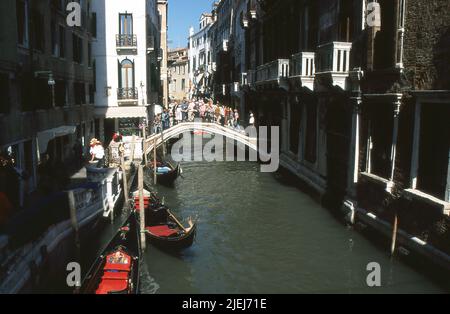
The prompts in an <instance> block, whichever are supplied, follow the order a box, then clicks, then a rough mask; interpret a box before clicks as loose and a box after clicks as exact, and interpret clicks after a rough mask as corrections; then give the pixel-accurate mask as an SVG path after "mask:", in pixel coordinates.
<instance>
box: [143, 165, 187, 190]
mask: <svg viewBox="0 0 450 314" xmlns="http://www.w3.org/2000/svg"><path fill="white" fill-rule="evenodd" d="M147 169H148V170H149V171H150V172H151V177H152V178H153V171H154V164H153V163H149V164H148V165H147ZM180 173H181V167H180V165H179V164H178V165H177V166H176V167H175V166H173V165H172V164H171V163H169V162H157V164H156V179H157V183H160V184H162V185H169V186H170V185H173V183H174V182H175V180H176V179H177V178H178V176H179V175H180Z"/></svg>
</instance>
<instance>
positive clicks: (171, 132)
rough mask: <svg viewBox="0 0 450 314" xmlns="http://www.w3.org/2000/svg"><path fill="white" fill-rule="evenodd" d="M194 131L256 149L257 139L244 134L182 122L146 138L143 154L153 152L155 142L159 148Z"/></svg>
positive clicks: (212, 126)
mask: <svg viewBox="0 0 450 314" xmlns="http://www.w3.org/2000/svg"><path fill="white" fill-rule="evenodd" d="M196 130H199V131H204V132H208V133H214V134H218V135H222V136H225V137H227V138H230V139H233V140H235V141H237V142H240V143H241V144H244V145H246V146H248V147H250V148H252V149H255V150H256V149H257V138H256V137H250V136H248V135H247V134H246V133H243V132H240V131H237V130H234V129H232V128H229V127H224V126H221V125H218V124H216V123H203V122H184V123H180V124H177V125H175V126H173V127H171V128H170V129H167V130H165V131H163V132H161V133H158V134H154V135H152V136H150V137H148V138H147V139H146V140H145V141H144V152H145V153H146V154H149V153H150V152H151V151H152V150H153V147H154V146H155V142H156V147H159V146H161V145H162V144H163V143H164V142H166V141H168V140H169V139H171V138H174V137H176V136H179V135H181V134H183V133H185V132H191V131H196Z"/></svg>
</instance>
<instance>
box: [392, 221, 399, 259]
mask: <svg viewBox="0 0 450 314" xmlns="http://www.w3.org/2000/svg"><path fill="white" fill-rule="evenodd" d="M397 230H398V215H397V213H395V217H394V226H393V229H392V244H391V255H392V256H394V254H395V246H396V242H397Z"/></svg>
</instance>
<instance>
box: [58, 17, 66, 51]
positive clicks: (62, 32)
mask: <svg viewBox="0 0 450 314" xmlns="http://www.w3.org/2000/svg"><path fill="white" fill-rule="evenodd" d="M59 56H60V57H61V58H64V57H65V56H66V29H65V28H64V26H62V25H60V26H59Z"/></svg>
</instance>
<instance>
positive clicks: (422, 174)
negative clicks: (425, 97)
mask: <svg viewBox="0 0 450 314" xmlns="http://www.w3.org/2000/svg"><path fill="white" fill-rule="evenodd" d="M448 117H450V106H448V104H432V103H426V104H422V113H421V118H420V120H421V124H420V140H419V143H420V144H419V169H418V176H417V189H418V190H420V191H422V192H425V193H427V194H430V195H433V196H435V197H437V198H439V199H442V200H445V193H446V186H447V178H448V177H447V176H448V174H447V172H448V167H449V149H450V124H449V123H448ZM447 201H448V200H447Z"/></svg>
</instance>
